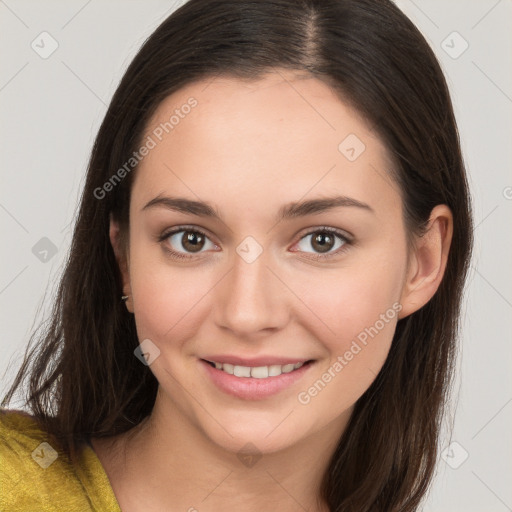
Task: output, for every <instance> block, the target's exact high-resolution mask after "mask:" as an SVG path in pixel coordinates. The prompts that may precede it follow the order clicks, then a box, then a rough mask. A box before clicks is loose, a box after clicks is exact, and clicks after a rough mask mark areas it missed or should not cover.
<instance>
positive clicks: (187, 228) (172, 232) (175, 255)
mask: <svg viewBox="0 0 512 512" xmlns="http://www.w3.org/2000/svg"><path fill="white" fill-rule="evenodd" d="M182 231H183V232H190V233H198V234H200V235H201V236H203V237H205V238H208V239H209V238H210V237H209V236H208V235H207V234H206V233H205V232H204V231H201V230H200V229H197V228H194V227H191V226H177V227H176V228H173V229H172V230H169V231H165V232H164V233H162V234H161V235H160V236H159V237H158V242H159V243H163V242H165V241H166V240H167V239H168V238H169V237H171V236H172V235H175V234H176V233H180V232H182ZM318 233H329V234H332V235H336V236H337V237H338V238H340V239H341V241H342V242H343V245H342V246H341V247H340V248H338V250H337V251H335V252H332V253H327V254H320V253H317V254H316V257H315V256H308V258H309V259H313V260H317V261H318V260H326V259H328V258H331V257H334V256H339V255H340V254H341V253H343V252H344V251H346V250H347V246H350V245H352V243H353V242H352V240H349V239H348V237H347V236H346V235H345V234H343V233H342V232H341V231H339V230H338V229H335V228H331V227H328V226H322V227H320V228H315V229H314V230H311V231H309V232H307V233H305V234H304V235H302V236H301V237H300V239H299V241H300V240H302V239H303V238H305V237H306V236H309V235H313V234H318ZM164 249H165V251H166V252H167V253H168V254H169V255H170V256H171V257H173V258H176V259H181V260H189V259H193V258H194V257H195V255H185V254H183V253H181V252H176V251H173V250H172V249H169V248H168V247H164ZM298 252H300V251H298Z"/></svg>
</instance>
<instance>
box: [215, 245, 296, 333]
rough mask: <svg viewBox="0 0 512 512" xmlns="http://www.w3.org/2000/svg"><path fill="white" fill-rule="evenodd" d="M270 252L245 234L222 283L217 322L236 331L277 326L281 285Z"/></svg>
mask: <svg viewBox="0 0 512 512" xmlns="http://www.w3.org/2000/svg"><path fill="white" fill-rule="evenodd" d="M272 266H273V263H272V258H271V251H270V250H268V249H265V248H264V247H263V245H262V244H260V243H259V242H258V241H256V239H255V238H254V237H251V236H248V237H246V238H245V239H244V240H243V241H242V242H241V243H240V244H239V245H238V246H237V247H236V252H235V253H234V254H233V261H232V268H231V271H230V272H229V274H228V275H227V276H226V279H225V280H224V285H223V292H222V298H221V303H218V304H217V306H218V307H219V308H220V318H219V319H218V320H219V323H220V324H222V325H223V326H224V327H228V328H229V329H231V330H232V331H234V332H236V333H238V334H251V333H255V332H257V331H260V330H262V329H268V328H275V327H278V326H279V325H280V324H281V323H282V322H283V321H284V320H285V319H284V317H283V314H284V312H285V311H286V309H287V308H286V307H284V304H283V303H284V301H285V300H286V294H285V293H284V290H283V289H282V288H283V284H282V283H281V282H280V281H279V279H277V278H276V276H275V275H274V274H273V272H272V271H271V270H270V268H269V267H272Z"/></svg>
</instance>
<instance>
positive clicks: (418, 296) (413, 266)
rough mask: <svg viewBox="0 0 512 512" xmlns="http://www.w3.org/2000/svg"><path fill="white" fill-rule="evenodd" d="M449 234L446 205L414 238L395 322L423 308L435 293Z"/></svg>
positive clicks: (434, 212)
mask: <svg viewBox="0 0 512 512" xmlns="http://www.w3.org/2000/svg"><path fill="white" fill-rule="evenodd" d="M452 235H453V216H452V212H451V210H450V208H449V207H448V206H446V205H437V206H436V207H435V208H434V209H433V210H432V212H431V214H430V219H429V222H428V225H427V230H426V232H425V233H424V234H423V235H422V236H419V237H417V238H416V240H415V244H414V249H413V253H412V254H411V260H410V264H409V268H408V273H407V276H406V280H405V283H404V286H403V289H402V296H401V299H400V303H401V304H402V310H401V311H400V315H399V319H401V318H405V317H406V316H408V315H410V314H412V313H414V312H415V311H417V310H418V309H420V308H421V307H423V306H424V305H425V304H426V303H427V302H428V301H429V300H430V299H431V298H432V297H433V296H434V294H435V293H436V291H437V289H438V288H439V285H440V284H441V281H442V279H443V276H444V272H445V269H446V264H447V261H448V254H449V251H450V245H451V241H452Z"/></svg>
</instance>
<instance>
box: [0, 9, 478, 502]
mask: <svg viewBox="0 0 512 512" xmlns="http://www.w3.org/2000/svg"><path fill="white" fill-rule="evenodd" d="M471 222H472V221H471V212H470V198H469V193H468V186H467V182H466V176H465V169H464V164H463V159H462V156H461V151H460V146H459V140H458V133H457V127H456V122H455V119H454V114H453V109H452V105H451V101H450V96H449V92H448V89H447V86H446V82H445V80H444V77H443V74H442V72H441V70H440V67H439V65H438V62H437V60H436V58H435V56H434V54H433V52H432V51H431V49H430V48H429V46H428V44H427V43H426V41H425V39H424V38H423V37H422V36H421V34H420V33H419V32H418V30H417V29H416V28H415V27H414V26H413V24H412V23H411V22H410V21H409V20H408V19H407V18H406V17H405V16H404V15H403V14H402V13H401V11H400V10H399V9H398V8H397V7H396V6H394V4H392V3H391V2H389V1H387V0H379V1H375V0H357V1H355V0H303V1H292V0H277V1H276V0H273V1H260V2H250V1H247V2H246V1H239V0H237V1H234V0H229V1H222V2H212V1H211V0H210V1H206V0H191V1H189V2H187V3H186V4H184V5H183V6H182V7H180V8H179V9H178V10H176V11H175V12H174V13H173V14H172V15H171V16H170V17H169V18H168V19H167V20H165V21H164V22H163V23H162V24H161V25H160V27H158V29H157V30H156V31H155V32H154V33H153V35H152V36H151V37H150V38H149V39H148V40H147V41H146V42H145V44H144V45H143V47H142V48H141V50H140V51H139V53H138V55H137V56H136V57H135V59H134V60H133V62H132V63H131V65H130V66H129V68H128V70H127V71H126V73H125V75H124V77H123V79H122V81H121V83H120V85H119V87H118V89H117V91H116V93H115V95H114V97H113V99H112V101H111V104H110V106H109V109H108V111H107V113H106V116H105V119H104V121H103V123H102V126H101V128H100V131H99V133H98V136H97V139H96V143H95V145H94V148H93V151H92V155H91V159H90V164H89V168H88V173H87V180H86V183H85V187H84V191H83V195H82V199H81V203H80V211H79V216H78V219H77V222H76V226H75V231H74V235H73V241H72V244H71V251H70V257H69V261H68V264H67V268H66V270H65V273H64V275H63V278H62V281H61V285H60V289H59V294H58V297H57V301H56V303H55V308H54V311H53V317H52V321H51V323H50V325H49V327H48V329H47V330H46V332H45V333H44V335H43V336H42V337H41V338H40V341H39V345H38V346H37V349H35V350H33V351H32V352H31V353H30V354H29V355H28V357H27V358H26V360H25V362H24V364H23V366H22V368H21V369H20V372H19V374H18V375H17V377H16V379H15V382H14V383H13V385H12V387H11V389H10V390H9V393H8V394H7V396H6V397H5V399H4V401H3V405H4V406H5V405H7V404H8V403H9V401H10V400H11V398H12V396H13V394H14V392H15V391H16V390H17V389H18V388H19V387H20V386H21V383H22V382H23V381H24V380H25V379H28V380H29V393H28V396H27V406H28V407H29V408H30V410H31V416H30V415H28V414H23V412H20V411H15V410H11V411H9V410H4V411H3V412H2V415H1V418H2V421H1V424H2V428H1V432H2V457H3V458H4V459H5V463H4V468H5V469H4V472H3V473H2V484H3V485H4V488H6V489H7V490H8V492H7V493H4V496H3V497H2V500H3V501H2V502H1V503H2V505H4V507H5V508H7V509H9V510H29V509H30V507H33V508H34V509H37V510H60V509H65V507H66V506H67V507H68V508H67V509H70V505H69V504H70V503H73V504H74V506H75V507H76V509H77V510H96V509H98V510H122V511H123V512H126V511H135V510H144V511H153V510H190V511H192V510H198V511H201V512H203V511H214V510H220V509H222V510H228V511H229V510H235V509H237V510H240V509H242V510H244V511H249V512H250V511H252V510H262V509H263V510H274V509H279V510H281V511H296V510H303V509H304V510H311V511H313V510H314V511H357V512H360V511H377V510H378V511H386V512H387V511H398V510H400V511H412V510H417V508H418V505H419V503H420V501H421V500H422V498H423V497H424V496H425V494H426V491H427V489H428V486H429V484H430V482H431V479H432V475H433V472H434V469H435V461H436V453H437V452H436V444H437V439H438V436H439V426H440V422H441V419H442V416H443V412H444V404H445V399H446V396H447V393H448V391H449V385H450V380H451V377H452V374H453V366H454V354H455V350H456V346H457V332H458V326H459V311H460V305H461V297H462V291H463V286H464V282H465V277H466V272H467V268H468V264H469V257H470V252H471V244H472V238H471V232H472V229H471V228H472V224H471ZM45 443H46V444H45ZM36 463H37V464H36ZM70 475H72V476H70ZM28 482H30V483H29V484H28ZM9 507H10V508H9ZM23 507H25V508H23ZM27 507H28V508H27ZM45 507H46V508H45Z"/></svg>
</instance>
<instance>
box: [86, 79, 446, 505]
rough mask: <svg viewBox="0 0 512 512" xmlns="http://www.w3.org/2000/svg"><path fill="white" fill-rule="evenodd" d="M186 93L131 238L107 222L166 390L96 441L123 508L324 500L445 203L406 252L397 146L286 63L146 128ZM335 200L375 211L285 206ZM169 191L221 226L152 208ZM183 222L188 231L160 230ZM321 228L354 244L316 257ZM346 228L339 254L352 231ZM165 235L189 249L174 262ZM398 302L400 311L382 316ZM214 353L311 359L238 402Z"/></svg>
mask: <svg viewBox="0 0 512 512" xmlns="http://www.w3.org/2000/svg"><path fill="white" fill-rule="evenodd" d="M190 97H194V98H195V99H196V100H197V101H198V105H197V106H196V107H195V108H194V109H193V110H191V112H190V113H189V114H188V115H186V116H184V117H183V118H182V119H180V121H179V123H178V124H177V125H176V126H175V127H174V129H173V130H172V131H171V132H170V133H169V134H165V136H164V137H163V138H162V141H161V142H158V144H157V145H156V147H154V148H153V149H151V151H150V152H149V154H148V155H147V156H146V157H145V158H144V159H143V160H142V162H141V163H140V164H139V167H138V169H137V171H136V175H135V180H134V183H133V189H132V197H131V204H130V227H129V241H128V246H127V247H123V245H122V244H121V243H120V240H119V227H118V226H117V224H116V223H115V222H114V221H112V222H111V230H110V237H111V241H112V245H113V248H114V250H115V252H116V256H117V259H118V262H119V265H120V269H121V271H122V274H123V281H124V290H123V291H124V295H128V296H129V298H128V300H127V301H126V306H127V308H128V310H129V311H130V312H132V313H133V314H134V315H135V320H136V324H137V331H138V335H139V340H141V341H142V340H145V339H147V338H149V339H150V340H151V341H152V342H153V343H154V344H155V345H156V346H157V347H158V349H159V350H160V355H159V356H158V357H157V358H156V359H155V360H154V362H152V363H151V365H150V367H149V368H150V370H151V371H152V372H153V373H154V375H155V376H156V378H157V379H158V381H159V384H160V386H159V392H158V396H157V400H156V403H155V407H154V410H153V413H152V415H151V416H150V417H149V418H148V419H147V420H145V421H144V422H143V423H142V424H141V425H139V426H137V427H136V428H135V429H133V430H132V431H130V432H131V433H132V434H135V435H134V436H133V437H130V438H129V437H128V436H126V434H123V435H120V436H116V437H115V438H112V439H108V440H105V439H93V440H92V441H93V447H94V449H95V451H96V453H97V454H98V456H99V458H100V460H101V462H102V464H103V465H104V467H105V470H106V471H107V474H108V476H109V479H110V481H111V483H112V487H113V489H114V492H115V493H116V496H117V498H118V501H119V503H120V505H121V507H122V509H123V512H126V511H131V510H164V509H165V510H191V511H192V510H194V508H193V507H195V509H196V510H198V511H200V512H208V511H214V510H221V509H222V510H224V511H225V512H229V511H234V510H237V511H238V510H244V511H247V512H251V511H253V510H254V511H260V510H272V509H275V508H276V504H278V505H279V510H281V511H296V510H299V509H301V508H300V507H303V508H304V510H310V511H316V510H327V508H326V507H325V504H322V503H320V500H319V499H318V492H319V485H320V481H321V477H322V475H323V473H324V472H325V470H326V468H327V465H328V462H329V459H330V457H331V455H332V452H333V450H334V449H335V446H336V444H337V442H338V440H339V438H340V436H341V434H342V432H343V430H344V429H345V427H346V424H347V421H348V419H349V417H350V414H351V412H352V410H353V406H354V404H355V402H356V401H357V400H358V398H359V397H360V396H361V395H362V394H363V393H364V391H365V390H366V389H368V387H369V386H370V384H371V383H372V381H373V380H374V379H375V377H376V375H377V373H378V372H379V370H380V369H381V367H382V365H383V363H384V361H385V359H386V356H387V354H388V351H389V348H390V345H391V341H392V337H393V333H394V330H395V326H396V323H397V321H398V319H399V318H403V317H405V316H407V315H409V314H411V313H413V312H414V311H416V310H417V309H419V308H420V307H421V306H423V305H424V304H425V303H426V302H427V301H428V300H429V299H430V298H431V297H432V296H433V294H434V293H435V291H436V290H437V288H438V286H439V284H440V282H441V279H442V275H443V272H444V269H445V265H446V259H447V256H448V250H449V245H450V242H451V237H452V223H453V221H452V216H451V213H450V210H449V209H448V207H446V206H444V205H439V206H437V207H436V208H435V209H434V210H433V212H432V216H431V219H430V223H429V231H428V233H427V234H426V235H425V236H423V237H421V238H418V239H416V241H415V244H414V246H413V247H412V249H411V250H409V248H408V245H407V238H406V232H405V227H404V222H403V218H402V201H401V196H400V191H399V189H398V188H397V185H396V184H394V183H393V182H392V181H391V178H390V177H389V174H388V172H387V170H389V169H390V168H391V166H392V165H393V164H392V162H391V160H390V158H389V157H388V155H387V152H386V149H385V147H384V146H383V144H382V142H381V141H380V140H379V138H378V137H377V135H376V134H375V132H373V131H372V130H371V128H370V127H369V126H368V125H367V124H366V123H365V122H364V121H363V120H362V119H361V118H360V117H359V116H358V114H357V113H356V112H354V111H353V110H352V109H350V108H349V107H348V106H347V105H345V104H344V103H343V102H341V101H340V99H339V98H338V97H337V96H335V95H334V93H333V92H332V91H331V90H330V89H329V88H328V87H327V86H326V85H325V84H324V83H322V82H320V81H318V80H317V79H313V78H308V77H299V76H297V75H296V74H295V73H292V72H290V71H285V70H281V71H279V72H273V73H269V74H268V75H267V76H266V77H265V78H264V79H262V80H260V81H257V82H250V83H249V82H241V81H238V80H235V79H230V78H227V77H223V78H217V79H215V80H214V81H212V80H209V81H203V82H198V83H195V84H192V85H189V86H187V87H185V88H183V89H181V90H180V91H178V92H176V93H174V94H173V95H171V96H169V97H168V98H167V99H166V100H165V101H164V102H163V103H162V104H161V105H160V106H159V108H158V110H157V111H156V113H155V115H154V116H153V118H152V120H151V122H150V123H149V125H148V129H147V133H146V135H148V134H151V133H152V130H153V129H154V128H155V127H157V126H158V125H159V124H160V123H161V122H165V121H168V120H169V117H170V116H171V115H172V113H173V112H174V110H175V109H176V108H179V107H180V106H181V105H183V104H184V103H186V102H187V100H188V99H189V98H190ZM349 134H355V135H356V136H357V137H358V138H359V139H360V140H361V141H362V142H363V143H364V145H365V150H364V151H363V152H362V153H361V154H360V156H359V157H358V158H356V159H355V160H354V161H350V160H349V159H347V158H346V156H345V155H344V154H343V153H342V152H341V151H340V150H339V149H338V146H339V144H340V143H341V142H342V141H343V140H344V139H345V138H346V137H347V136H348V135H349ZM334 195H343V196H347V197H350V198H353V199H356V200H358V201H361V202H364V203H366V204H368V205H369V206H370V207H371V209H372V211H370V210H368V209H364V208H359V207H354V206H345V207H338V208H335V209H332V210H328V211H325V212H322V213H317V214H310V215H307V216H304V217H299V218H294V219H291V220H282V221H280V222H276V220H275V217H276V215H277V213H278V211H279V209H280V208H281V207H282V206H283V205H285V204H288V203H290V202H294V201H300V200H309V199H314V198H325V197H331V196H334ZM157 196H179V197H186V198H188V199H192V200H197V201H207V202H209V203H212V204H213V205H215V208H216V209H217V210H218V212H219V214H220V215H221V217H222V219H223V221H218V220H215V219H211V218H205V217H197V216H193V215H190V214H185V213H180V212H176V211H171V210H169V209H167V208H165V207H162V206H155V207H151V208H146V209H145V210H142V209H143V207H144V206H145V205H146V204H147V203H148V202H149V201H151V200H152V199H154V198H155V197H157ZM183 224H185V225H187V226H188V227H187V228H184V230H185V233H183V232H181V233H179V234H178V235H174V236H173V237H172V240H171V238H167V239H166V240H164V241H161V242H160V241H158V237H159V236H160V235H162V234H163V233H165V232H166V231H168V230H169V229H170V228H173V227H177V226H181V225H183ZM323 227H331V228H337V229H339V230H340V231H342V233H343V232H345V233H346V234H347V235H350V239H351V240H352V243H348V244H345V245H344V246H343V248H344V250H343V251H342V252H339V253H338V254H337V255H335V256H332V257H330V258H326V259H324V260H315V259H314V258H315V256H318V255H319V254H322V252H320V250H319V248H318V245H315V244H314V243H313V238H314V237H315V236H316V233H318V232H319V231H321V228H323ZM193 228H195V229H199V230H200V231H203V232H205V234H206V235H207V239H206V240H205V241H204V245H203V246H202V248H201V246H199V248H198V249H197V251H199V252H192V251H191V249H190V247H191V246H190V245H185V246H184V245H183V244H182V241H183V239H182V237H183V235H184V234H186V232H187V230H191V229H193ZM315 230H316V231H315ZM247 236H251V237H253V238H254V240H256V242H257V243H258V244H259V246H260V247H261V249H262V253H261V254H260V255H259V257H258V258H256V259H255V261H253V262H252V263H247V262H246V261H245V260H244V259H243V258H242V257H241V256H240V255H239V254H238V253H237V251H236V249H237V247H238V246H239V245H240V244H241V242H242V241H243V240H244V239H245V238H246V237H247ZM347 237H348V236H347ZM334 240H335V242H334V244H333V245H332V249H330V250H329V251H328V254H333V253H335V252H336V251H337V250H338V248H339V247H341V246H342V244H343V240H341V239H339V238H338V237H337V236H336V237H335V239H334ZM165 247H167V248H170V249H172V250H174V251H176V252H180V253H183V254H188V255H190V256H191V258H190V259H185V260H181V259H173V258H172V257H171V256H170V255H169V254H168V253H167V252H166V251H165ZM393 304H395V309H393ZM396 305H399V306H398V308H397V307H396ZM398 309H399V310H398ZM386 312H388V321H387V322H380V323H379V324H376V322H377V321H378V320H379V319H381V318H382V317H381V314H386ZM390 312H392V313H390ZM393 313H394V314H393ZM390 316H391V317H392V318H391V319H389V317H390ZM382 324H384V326H383V327H382V328H381V329H377V330H378V333H377V334H376V335H375V334H374V335H373V336H372V337H370V336H368V343H367V344H366V345H365V346H363V345H362V344H361V343H359V345H360V346H361V347H362V349H361V350H360V351H359V352H358V353H357V354H356V355H354V356H353V358H352V359H351V360H350V361H347V360H346V359H345V361H346V363H347V364H345V365H344V366H343V369H342V370H341V371H338V372H336V371H335V372H334V373H335V375H336V376H335V377H333V378H332V379H330V382H329V383H328V384H327V385H326V386H325V387H324V388H323V389H322V390H321V391H320V392H318V393H317V394H316V395H315V396H310V400H309V402H308V403H301V402H299V400H298V395H299V393H301V392H307V390H308V389H309V388H310V387H311V386H312V385H313V384H314V383H315V381H318V379H321V377H322V375H323V374H324V373H325V372H328V371H329V368H331V373H332V371H333V370H332V368H333V365H334V363H335V362H336V361H337V360H338V359H337V358H338V356H342V357H343V356H344V354H345V353H346V352H347V350H349V349H350V347H351V346H353V345H352V343H353V341H354V340H357V336H358V335H360V334H361V333H362V332H364V331H365V329H367V328H369V327H370V326H375V325H378V326H379V327H380V325H382ZM220 353H223V354H234V355H238V356H241V357H256V356H259V355H272V356H284V357H294V358H297V359H298V360H302V359H315V360H316V361H315V364H314V365H313V366H312V367H311V368H310V369H309V370H308V373H307V374H306V375H305V376H304V378H303V379H301V380H300V381H299V382H297V383H296V384H294V385H293V386H292V387H290V388H287V389H285V390H284V391H281V392H280V393H279V394H278V395H275V396H273V397H271V398H267V399H264V400H242V399H239V398H236V397H233V396H230V395H227V394H225V393H223V392H222V391H220V390H219V389H218V388H216V387H215V386H214V385H213V384H212V383H211V382H210V381H209V380H208V378H207V377H206V375H205V373H204V372H203V371H202V367H201V366H200V364H199V358H204V357H206V356H208V355H211V354H220ZM141 364H142V363H141ZM302 396H303V397H304V394H303V395H302ZM247 443H252V445H254V447H256V448H255V449H256V451H257V454H258V455H262V457H261V458H260V459H259V460H257V462H256V463H255V464H253V465H252V466H250V467H249V466H247V465H244V464H243V463H241V461H240V459H239V458H238V457H237V453H238V452H239V451H240V449H241V448H242V447H244V445H246V444H247ZM148 489H150V490H151V492H149V493H148ZM171 507H172V508H171Z"/></svg>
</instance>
